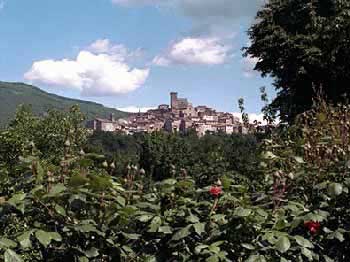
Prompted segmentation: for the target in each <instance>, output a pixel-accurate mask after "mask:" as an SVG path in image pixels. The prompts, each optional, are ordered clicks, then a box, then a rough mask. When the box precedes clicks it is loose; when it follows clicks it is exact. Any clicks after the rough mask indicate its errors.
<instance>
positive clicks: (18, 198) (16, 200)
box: [7, 193, 26, 207]
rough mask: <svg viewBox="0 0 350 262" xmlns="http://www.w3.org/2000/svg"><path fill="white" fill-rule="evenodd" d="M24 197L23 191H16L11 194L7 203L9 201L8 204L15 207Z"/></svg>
mask: <svg viewBox="0 0 350 262" xmlns="http://www.w3.org/2000/svg"><path fill="white" fill-rule="evenodd" d="M25 197H26V194H25V193H18V194H15V195H13V196H12V197H11V198H10V199H9V200H8V201H7V203H9V204H10V205H12V206H14V207H16V206H17V204H19V203H21V202H22V201H23V200H24V199H25Z"/></svg>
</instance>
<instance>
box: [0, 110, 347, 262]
mask: <svg viewBox="0 0 350 262" xmlns="http://www.w3.org/2000/svg"><path fill="white" fill-rule="evenodd" d="M348 112H350V110H348V107H346V106H326V105H325V104H322V103H321V104H317V105H315V107H314V109H313V110H312V111H310V112H307V113H306V114H305V115H303V116H300V118H299V120H298V121H297V122H296V124H295V125H294V126H291V127H288V128H282V129H278V130H276V131H275V132H274V133H273V134H272V136H271V137H270V138H268V139H265V140H264V141H262V142H261V143H260V148H259V149H258V148H256V141H255V140H254V139H253V138H248V137H236V136H223V135H215V136H210V135H208V136H204V137H203V138H195V137H194V136H189V137H186V136H179V135H176V134H164V133H154V134H151V135H144V136H140V137H137V141H138V142H137V143H134V142H132V141H133V140H132V139H133V138H126V137H120V135H116V136H114V135H113V136H108V137H111V138H112V139H114V141H116V145H109V144H108V145H107V146H108V147H107V148H111V149H112V150H111V151H107V152H106V153H107V156H106V157H105V156H103V155H100V154H98V153H96V152H88V151H86V153H85V152H82V151H81V150H80V146H86V145H84V144H83V143H82V144H78V143H77V141H80V139H81V141H85V140H84V136H83V134H84V132H83V130H81V129H80V128H79V121H80V123H81V122H82V118H81V117H80V116H81V115H80V114H79V112H78V111H76V109H72V111H71V113H70V114H69V115H68V116H65V117H63V118H61V117H58V115H56V113H55V114H53V115H52V117H53V120H54V122H57V121H59V122H60V123H61V124H62V126H64V127H65V128H63V129H55V128H50V127H51V125H52V123H51V121H50V120H49V119H38V118H36V117H33V116H32V115H31V114H30V113H29V112H27V111H21V110H20V113H19V114H18V115H17V117H16V119H15V121H13V123H12V124H11V125H10V128H9V129H8V130H6V131H3V132H1V133H0V134H1V135H0V137H2V138H3V139H5V141H7V140H6V139H12V138H13V137H16V135H17V134H18V136H19V137H20V138H21V137H22V136H23V135H24V134H26V133H27V137H28V138H31V139H32V140H34V141H35V142H34V143H33V144H35V143H38V145H37V146H36V144H35V147H34V146H33V145H32V146H31V148H29V149H28V148H26V147H25V145H26V143H25V142H23V143H22V142H21V143H15V144H14V145H13V146H12V147H10V145H11V143H10V142H9V141H10V140H9V141H8V142H7V146H8V147H9V151H8V152H9V153H10V154H11V157H10V156H7V154H8V153H7V151H6V150H4V151H2V156H1V160H0V161H1V162H0V165H1V168H0V177H1V180H0V189H1V191H0V222H1V223H0V260H4V261H49V262H50V261H65V260H66V261H209V262H210V261H218V262H220V261H242V262H243V261H272V262H281V261H282V262H285V261H324V262H329V261H335V262H340V261H348V260H349V258H350V257H349V255H348V254H349V253H350V252H349V251H350V246H349V243H350V235H349V231H350V225H349V222H348V221H350V213H349V210H348V208H347V207H348V203H349V201H350V198H349V186H350V180H349V176H348V175H349V164H348V163H349V162H348V160H349V159H348V158H349V156H350V155H349V154H348V153H349V152H348V151H347V150H348V147H347V145H348V143H347V142H346V141H348V140H347V139H348V138H349V137H350V131H349V130H350V128H347V125H348V123H347V122H348V121H347V120H346V119H348V117H347V113H348ZM323 121H327V123H329V126H328V127H324V125H321V123H323ZM26 123H27V124H28V128H29V129H36V128H37V127H38V126H40V130H41V129H43V130H46V131H45V132H46V135H47V136H48V137H51V136H52V135H53V134H55V136H54V137H60V136H61V135H62V134H63V135H64V134H68V135H69V143H67V137H65V136H62V137H63V138H64V139H57V140H55V139H53V141H52V143H55V145H56V146H55V147H54V146H53V145H52V147H51V146H49V147H48V148H45V147H41V146H40V143H41V141H44V142H42V143H49V141H47V140H43V138H42V134H40V132H39V129H36V132H31V130H26V129H25V127H26V126H27V125H26ZM342 128H343V129H342ZM67 130H73V131H69V132H68V133H67V132H66V131H67ZM340 130H342V132H340ZM55 132H56V133H55ZM36 134H37V135H36ZM78 137H79V139H78V140H75V139H74V138H78ZM329 137H331V139H330V138H329ZM97 138H98V139H97ZM124 139H125V140H126V141H129V143H130V145H136V144H137V145H140V147H139V146H135V148H133V149H131V150H134V149H137V150H136V151H137V152H139V154H140V156H139V158H133V161H135V162H131V161H130V164H127V162H125V163H124V164H127V166H126V167H124V168H121V169H120V170H119V171H118V172H116V170H115V168H114V167H113V165H111V164H112V161H115V159H114V158H113V157H114V155H113V154H111V155H109V156H108V154H110V153H112V151H114V150H116V151H117V153H118V151H119V152H120V153H122V152H124V151H123V150H125V149H123V148H122V147H120V144H122V143H121V141H123V140H124ZM128 139H130V140H128ZM135 139H136V138H135ZM250 139H251V140H250ZM25 140H26V139H24V140H22V141H25ZM93 141H100V142H101V141H102V145H103V146H106V145H105V144H104V142H103V141H104V140H103V136H102V134H97V135H96V136H94V140H93ZM250 143H252V145H253V146H252V145H251V144H250ZM22 144H23V146H22ZM49 145H50V144H49ZM309 145H310V146H309ZM340 145H343V146H344V148H342V150H340V149H339V148H340ZM15 146H20V147H19V149H18V150H15V149H14V148H13V147H15ZM109 146H110V147H109ZM39 148H40V149H41V150H46V151H45V154H44V153H43V152H41V151H40V150H39ZM54 148H55V149H54ZM90 149H91V148H90ZM234 149H237V150H238V152H236V153H233V151H235V150H234ZM138 150H140V151H138ZM239 150H241V151H239ZM245 150H247V151H245ZM250 151H252V152H250ZM13 152H15V154H13ZM126 152H128V151H126ZM240 152H242V153H240ZM260 152H261V153H260ZM253 153H255V154H256V155H255V157H252V159H253V161H252V162H250V165H251V167H249V168H248V167H247V166H248V163H244V162H243V163H242V166H238V165H237V163H236V161H237V160H239V161H243V159H242V158H239V156H240V155H241V154H246V155H249V154H252V155H253ZM56 154H58V155H56ZM257 154H259V156H257ZM246 155H245V156H246ZM322 156H327V157H326V158H323V161H319V159H321V157H322ZM230 158H233V159H235V160H234V161H233V160H232V161H230ZM135 159H137V160H135ZM118 165H121V164H119V163H118V162H115V166H118ZM235 165H237V166H235ZM140 167H143V168H145V169H146V170H143V169H141V168H140ZM245 168H247V169H246V172H245V173H241V174H240V173H239V170H240V169H245ZM213 188H215V189H218V188H219V193H218V194H217V193H215V192H214V193H213V190H212V189H213Z"/></svg>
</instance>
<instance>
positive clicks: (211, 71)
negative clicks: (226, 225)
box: [0, 0, 274, 113]
mask: <svg viewBox="0 0 350 262" xmlns="http://www.w3.org/2000/svg"><path fill="white" fill-rule="evenodd" d="M262 1H263V0H249V1H247V0H74V1H72V0H60V1H48V0H0V35H1V39H0V80H3V81H18V82H26V83H32V84H35V85H37V86H39V87H41V88H43V89H45V90H47V91H50V92H54V93H56V94H59V95H64V96H69V97H75V98H81V99H84V100H92V101H96V102H101V103H103V104H105V105H108V106H114V107H117V108H124V109H126V110H135V108H139V107H142V108H150V107H153V106H155V105H158V104H161V103H167V102H168V100H169V97H168V94H169V92H170V91H177V92H179V95H180V96H184V97H188V98H189V99H190V100H191V101H192V102H193V103H194V104H195V105H198V104H206V105H209V106H212V107H215V108H217V109H218V110H223V111H228V112H232V111H237V100H238V99H239V98H240V97H244V98H245V101H246V108H247V111H249V112H254V113H258V112H259V111H260V108H261V106H262V104H261V102H260V99H259V91H258V90H259V88H260V87H261V86H266V87H267V89H268V90H269V93H270V95H271V96H273V94H274V92H273V88H272V87H271V80H270V79H262V78H261V77H260V76H259V75H258V74H257V73H255V72H253V70H252V68H253V67H254V64H255V62H256V60H255V59H251V58H242V52H241V48H242V47H243V46H246V45H247V44H248V38H247V35H246V31H247V29H248V27H249V25H250V24H251V23H252V22H253V21H254V16H255V14H256V11H257V10H258V8H259V7H260V6H261V5H262Z"/></svg>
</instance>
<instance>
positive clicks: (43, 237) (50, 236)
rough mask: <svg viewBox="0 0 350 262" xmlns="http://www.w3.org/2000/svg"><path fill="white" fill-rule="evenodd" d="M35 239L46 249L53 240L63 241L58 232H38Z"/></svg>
mask: <svg viewBox="0 0 350 262" xmlns="http://www.w3.org/2000/svg"><path fill="white" fill-rule="evenodd" d="M35 237H36V238H37V239H38V240H39V242H40V243H41V244H42V245H43V246H44V247H47V246H48V245H50V243H51V241H52V240H55V241H62V237H61V235H60V234H58V233H57V232H45V231H43V230H38V231H36V232H35Z"/></svg>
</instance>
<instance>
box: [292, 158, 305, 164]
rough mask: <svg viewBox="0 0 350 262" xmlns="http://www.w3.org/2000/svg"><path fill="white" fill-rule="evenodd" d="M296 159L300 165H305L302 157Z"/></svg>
mask: <svg viewBox="0 0 350 262" xmlns="http://www.w3.org/2000/svg"><path fill="white" fill-rule="evenodd" d="M294 159H295V161H297V163H299V164H303V163H305V162H304V159H303V158H302V157H300V156H295V157H294Z"/></svg>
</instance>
